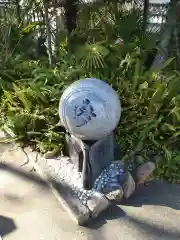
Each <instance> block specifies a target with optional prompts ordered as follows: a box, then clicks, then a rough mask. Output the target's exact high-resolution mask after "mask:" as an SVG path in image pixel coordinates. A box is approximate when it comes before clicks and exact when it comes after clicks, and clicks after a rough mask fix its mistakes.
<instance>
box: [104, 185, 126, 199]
mask: <svg viewBox="0 0 180 240" xmlns="http://www.w3.org/2000/svg"><path fill="white" fill-rule="evenodd" d="M123 195H124V192H123V189H122V187H120V186H119V189H114V190H112V191H110V192H108V193H106V194H105V196H106V198H107V199H108V200H109V201H113V202H120V201H121V200H122V198H123Z"/></svg>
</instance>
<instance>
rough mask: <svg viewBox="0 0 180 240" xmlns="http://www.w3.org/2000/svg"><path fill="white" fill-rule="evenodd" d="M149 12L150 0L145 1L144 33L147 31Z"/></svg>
mask: <svg viewBox="0 0 180 240" xmlns="http://www.w3.org/2000/svg"><path fill="white" fill-rule="evenodd" d="M148 12H149V0H144V10H143V26H142V29H143V31H144V32H145V31H146V28H147V21H148Z"/></svg>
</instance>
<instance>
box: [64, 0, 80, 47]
mask: <svg viewBox="0 0 180 240" xmlns="http://www.w3.org/2000/svg"><path fill="white" fill-rule="evenodd" d="M64 9H65V18H66V26H67V30H68V45H69V50H70V51H72V50H73V48H74V45H75V37H72V36H71V34H72V32H73V31H74V30H75V29H76V27H77V11H78V9H77V0H66V2H65V3H64Z"/></svg>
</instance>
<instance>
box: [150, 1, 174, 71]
mask: <svg viewBox="0 0 180 240" xmlns="http://www.w3.org/2000/svg"><path fill="white" fill-rule="evenodd" d="M177 2H178V0H171V2H170V6H169V9H168V12H167V22H166V24H165V26H164V31H163V33H162V35H161V40H160V44H159V46H158V47H159V50H158V52H157V55H156V58H155V61H154V62H153V65H152V68H154V67H155V68H156V67H158V66H159V65H161V64H162V63H163V62H165V61H166V59H167V58H168V52H169V47H172V46H169V43H170V40H171V38H172V35H173V33H174V31H175V27H176V19H177V17H176V16H177V10H176V7H177Z"/></svg>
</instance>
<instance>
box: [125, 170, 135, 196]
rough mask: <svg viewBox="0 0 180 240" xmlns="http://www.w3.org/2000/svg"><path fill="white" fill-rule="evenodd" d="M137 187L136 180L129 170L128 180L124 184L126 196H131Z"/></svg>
mask: <svg viewBox="0 0 180 240" xmlns="http://www.w3.org/2000/svg"><path fill="white" fill-rule="evenodd" d="M135 188H136V184H135V181H134V179H133V177H132V176H131V174H130V173H129V172H128V173H127V178H126V181H125V183H124V185H123V191H124V197H125V198H129V197H130V196H131V195H132V194H133V192H134V191H135Z"/></svg>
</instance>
